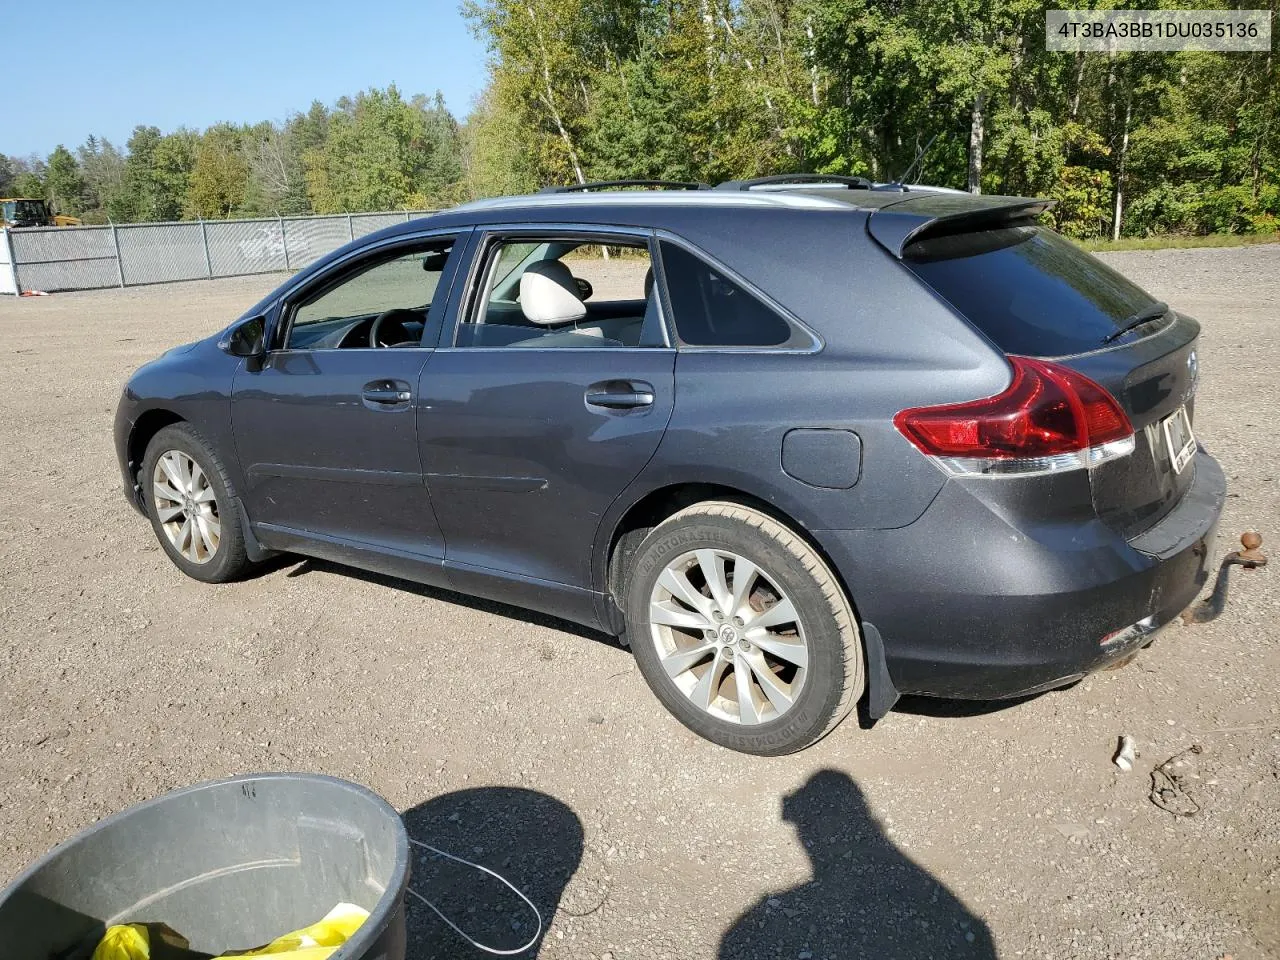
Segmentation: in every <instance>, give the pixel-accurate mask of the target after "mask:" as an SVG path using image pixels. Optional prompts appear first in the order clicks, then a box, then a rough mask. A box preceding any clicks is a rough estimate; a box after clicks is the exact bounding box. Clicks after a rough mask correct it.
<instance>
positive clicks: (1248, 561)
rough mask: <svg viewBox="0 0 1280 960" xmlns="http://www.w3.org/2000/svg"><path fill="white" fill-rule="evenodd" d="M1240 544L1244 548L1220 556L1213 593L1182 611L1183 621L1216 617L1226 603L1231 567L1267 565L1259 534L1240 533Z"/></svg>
mask: <svg viewBox="0 0 1280 960" xmlns="http://www.w3.org/2000/svg"><path fill="white" fill-rule="evenodd" d="M1240 545H1241V546H1242V547H1243V548H1244V549H1242V550H1232V551H1231V552H1230V553H1228V554H1227V555H1226V556H1225V557H1223V558H1222V565H1221V566H1220V567H1218V579H1217V582H1216V583H1214V585H1213V593H1211V594H1209V596H1208V599H1206V600H1202V601H1201V602H1200V603H1197V604H1194V605H1193V606H1190V607H1187V609H1186V610H1184V611H1182V622H1183V623H1186V624H1193V623H1208V622H1209V621H1210V620H1216V619H1217V618H1218V615H1219V614H1221V613H1222V608H1223V607H1225V606H1226V605H1227V577H1228V574H1229V573H1230V568H1231V567H1233V566H1240V567H1244V568H1245V569H1246V570H1253V569H1255V568H1257V567H1265V566H1266V565H1267V558H1266V555H1265V554H1264V553H1263V552H1262V537H1261V536H1260V535H1258V534H1256V533H1254V532H1253V531H1252V530H1250V531H1249V532H1247V533H1243V534H1241V535H1240Z"/></svg>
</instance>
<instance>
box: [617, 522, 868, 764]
mask: <svg viewBox="0 0 1280 960" xmlns="http://www.w3.org/2000/svg"><path fill="white" fill-rule="evenodd" d="M626 617H627V631H628V635H629V637H630V639H631V646H632V648H633V650H634V652H635V656H636V661H637V663H638V664H639V666H640V670H641V672H642V673H643V675H644V677H645V679H646V680H647V681H648V683H649V686H650V687H651V688H652V689H653V692H654V693H655V694H656V695H657V697H658V699H659V700H660V701H662V703H663V705H664V706H665V707H666V708H667V709H668V710H670V711H671V713H673V714H674V715H675V716H676V718H677V719H678V720H680V722H681V723H683V724H685V726H687V727H689V729H691V730H693V731H694V732H695V733H697V734H699V735H700V736H702V737H705V738H706V739H708V740H711V741H713V742H715V743H718V744H720V745H722V746H726V747H729V748H730V749H733V750H739V751H742V752H744V753H754V754H761V755H771V756H772V755H780V754H785V753H791V752H794V751H796V750H800V749H803V748H804V747H807V746H809V745H810V744H811V743H813V742H815V741H817V740H819V739H821V738H822V737H823V736H824V735H825V734H826V733H828V732H829V731H830V730H831V729H832V728H834V727H835V726H836V724H838V723H839V722H840V721H841V720H842V719H844V717H845V716H846V715H847V714H848V713H849V711H850V710H851V709H852V708H853V707H854V705H855V704H856V703H857V701H858V698H859V697H860V696H861V694H862V689H863V685H864V674H863V656H862V644H861V641H860V637H859V634H858V627H857V622H856V620H855V619H854V616H853V612H852V610H851V608H850V605H849V602H848V600H847V598H846V597H845V595H844V591H843V590H842V588H841V586H840V584H839V582H838V581H837V580H836V578H835V576H834V575H833V574H832V573H831V571H830V569H829V568H828V567H827V565H826V563H825V562H824V561H823V559H822V558H821V557H820V556H819V555H818V554H817V553H816V552H815V551H814V550H813V548H812V547H810V546H809V544H808V543H806V542H805V541H804V540H802V539H801V538H800V537H798V536H796V534H794V533H793V532H791V531H790V530H788V529H787V528H786V527H785V526H783V525H782V524H781V523H779V522H778V521H777V520H775V519H774V518H772V517H770V516H768V515H767V514H765V513H762V512H760V511H758V510H754V509H752V508H750V507H745V506H741V505H739V504H735V503H727V502H718V501H717V502H706V503H699V504H694V505H693V506H690V507H687V508H686V509H684V510H681V511H680V512H679V513H676V514H675V515H674V516H672V517H670V518H669V519H667V520H665V521H664V522H663V523H661V524H659V525H658V526H657V527H655V528H654V529H653V530H652V531H651V532H650V533H649V535H648V536H647V537H646V538H645V540H644V542H643V543H642V544H641V545H640V548H639V550H638V551H637V553H636V556H635V561H634V564H633V566H632V572H631V575H630V580H629V584H628V589H627V599H626Z"/></svg>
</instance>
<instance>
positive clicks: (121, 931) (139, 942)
mask: <svg viewBox="0 0 1280 960" xmlns="http://www.w3.org/2000/svg"><path fill="white" fill-rule="evenodd" d="M201 956H205V954H198V953H192V952H191V949H190V945H189V944H188V943H187V938H186V937H184V936H182V934H180V933H178V932H177V931H176V930H173V929H171V928H169V927H167V926H165V925H164V924H163V923H121V924H116V925H115V926H113V927H107V932H106V933H104V934H103V935H102V939H101V940H99V941H98V946H97V947H96V948H95V949H94V951H93V958H92V960H182V958H186V957H201Z"/></svg>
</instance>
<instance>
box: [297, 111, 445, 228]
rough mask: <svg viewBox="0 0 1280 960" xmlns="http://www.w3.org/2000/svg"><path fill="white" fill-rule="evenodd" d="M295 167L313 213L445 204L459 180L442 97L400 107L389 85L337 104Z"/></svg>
mask: <svg viewBox="0 0 1280 960" xmlns="http://www.w3.org/2000/svg"><path fill="white" fill-rule="evenodd" d="M303 164H304V166H305V168H306V182H307V195H308V196H309V197H310V198H311V204H312V207H313V208H314V209H315V211H316V212H317V213H340V212H342V211H350V210H395V209H399V208H408V207H421V206H426V205H434V204H440V203H448V202H450V201H452V200H453V199H455V197H456V194H457V190H458V184H459V183H460V181H461V179H462V164H461V156H460V150H459V137H458V127H457V123H456V122H455V121H454V119H453V117H452V116H451V115H450V114H449V112H448V110H446V109H445V106H444V101H443V99H442V98H441V97H440V95H439V94H437V95H436V97H435V99H434V100H430V101H429V100H427V99H426V98H425V97H415V98H414V99H413V100H412V101H407V100H405V99H404V98H403V97H401V95H400V91H399V90H397V89H396V88H395V87H394V86H392V87H389V88H388V89H386V90H376V89H371V90H367V91H364V92H362V93H359V94H357V95H356V97H355V99H354V100H352V99H346V98H344V99H343V100H340V101H339V102H338V109H337V110H335V111H334V112H333V113H332V114H331V115H330V116H329V117H328V121H327V134H326V136H325V138H324V142H323V144H322V145H321V146H318V147H314V148H312V149H310V150H308V151H307V152H306V153H305V154H304V155H303Z"/></svg>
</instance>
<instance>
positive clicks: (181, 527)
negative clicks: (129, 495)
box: [151, 450, 222, 563]
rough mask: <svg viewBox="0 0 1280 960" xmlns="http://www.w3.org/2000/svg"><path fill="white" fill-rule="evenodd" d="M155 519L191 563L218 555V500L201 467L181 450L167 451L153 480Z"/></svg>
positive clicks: (174, 546)
mask: <svg viewBox="0 0 1280 960" xmlns="http://www.w3.org/2000/svg"><path fill="white" fill-rule="evenodd" d="M151 496H152V500H153V502H154V504H155V511H156V517H157V519H158V520H159V521H160V527H161V529H163V530H164V535H165V536H166V537H167V538H168V540H169V543H170V545H171V546H172V547H173V548H174V549H175V550H176V551H178V554H179V555H180V556H181V557H182V558H183V559H184V560H188V561H190V562H191V563H208V562H209V561H210V560H212V559H213V557H214V555H215V554H216V553H217V552H218V544H219V542H221V540H222V523H221V521H220V519H219V516H218V500H217V496H216V494H215V493H214V490H213V485H212V484H211V483H210V482H209V477H208V475H207V474H206V473H205V472H204V470H203V469H202V468H201V467H200V464H198V463H196V461H195V460H194V459H193V458H192V457H191V456H190V455H188V454H186V453H183V452H182V451H181V450H167V451H165V452H164V453H162V454H161V455H160V457H159V458H158V459H157V460H156V466H155V470H154V471H153V472H152V477H151Z"/></svg>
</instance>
